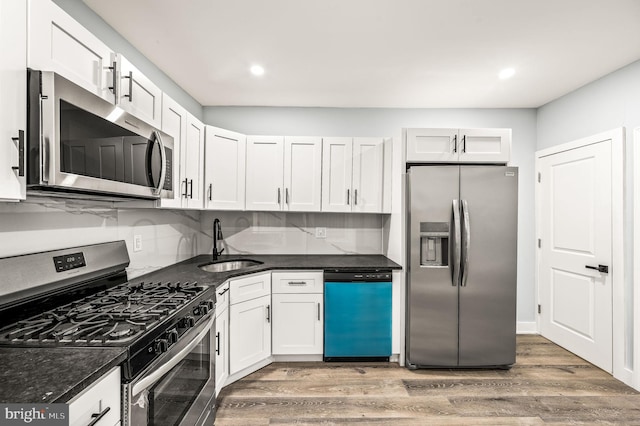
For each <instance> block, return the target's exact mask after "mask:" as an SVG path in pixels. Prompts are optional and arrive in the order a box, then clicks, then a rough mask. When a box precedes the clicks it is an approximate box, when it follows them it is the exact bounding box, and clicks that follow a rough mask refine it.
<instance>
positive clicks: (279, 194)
mask: <svg viewBox="0 0 640 426" xmlns="http://www.w3.org/2000/svg"><path fill="white" fill-rule="evenodd" d="M278 204H280V188H278Z"/></svg>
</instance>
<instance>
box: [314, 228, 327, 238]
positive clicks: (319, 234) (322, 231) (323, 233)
mask: <svg viewBox="0 0 640 426" xmlns="http://www.w3.org/2000/svg"><path fill="white" fill-rule="evenodd" d="M316 238H327V228H324V227H322V228H316Z"/></svg>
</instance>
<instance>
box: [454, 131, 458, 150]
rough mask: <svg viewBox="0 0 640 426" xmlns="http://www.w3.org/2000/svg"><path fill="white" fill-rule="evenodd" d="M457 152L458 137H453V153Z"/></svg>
mask: <svg viewBox="0 0 640 426" xmlns="http://www.w3.org/2000/svg"><path fill="white" fill-rule="evenodd" d="M457 152H458V135H453V153H454V154H455V153H457Z"/></svg>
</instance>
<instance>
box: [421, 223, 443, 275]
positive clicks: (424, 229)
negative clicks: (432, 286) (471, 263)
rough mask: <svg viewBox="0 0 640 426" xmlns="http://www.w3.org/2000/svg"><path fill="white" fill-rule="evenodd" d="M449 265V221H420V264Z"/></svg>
mask: <svg viewBox="0 0 640 426" xmlns="http://www.w3.org/2000/svg"><path fill="white" fill-rule="evenodd" d="M448 265H449V223H447V222H420V266H448Z"/></svg>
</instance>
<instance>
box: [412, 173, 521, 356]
mask: <svg viewBox="0 0 640 426" xmlns="http://www.w3.org/2000/svg"><path fill="white" fill-rule="evenodd" d="M407 176H408V179H407V207H408V209H407V215H408V217H407V234H408V235H407V256H408V263H407V264H408V271H407V290H408V291H407V336H406V340H407V351H406V354H407V355H406V358H407V359H406V361H407V366H408V367H409V368H421V367H447V368H456V367H461V368H464V367H468V368H472V367H507V366H509V365H511V364H513V363H515V343H516V342H515V338H516V250H517V246H516V243H517V241H516V237H517V207H518V169H517V168H516V167H507V166H492V165H443V166H437V165H409V167H408V170H407Z"/></svg>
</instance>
